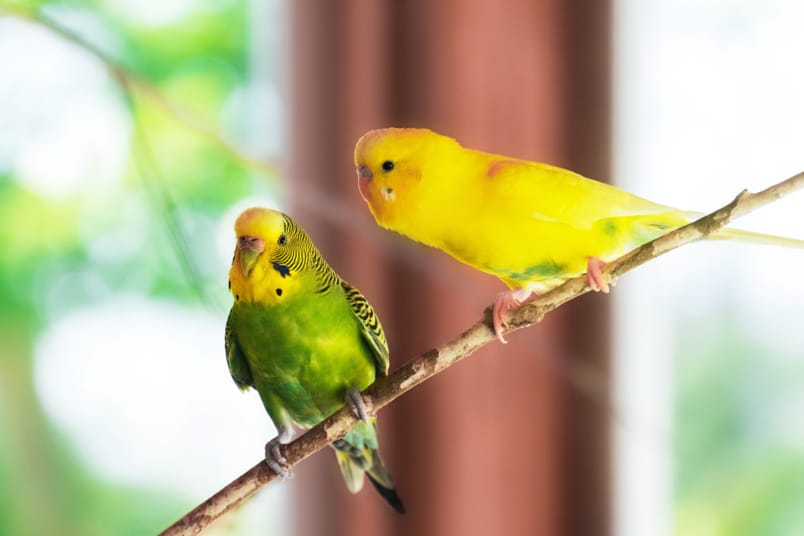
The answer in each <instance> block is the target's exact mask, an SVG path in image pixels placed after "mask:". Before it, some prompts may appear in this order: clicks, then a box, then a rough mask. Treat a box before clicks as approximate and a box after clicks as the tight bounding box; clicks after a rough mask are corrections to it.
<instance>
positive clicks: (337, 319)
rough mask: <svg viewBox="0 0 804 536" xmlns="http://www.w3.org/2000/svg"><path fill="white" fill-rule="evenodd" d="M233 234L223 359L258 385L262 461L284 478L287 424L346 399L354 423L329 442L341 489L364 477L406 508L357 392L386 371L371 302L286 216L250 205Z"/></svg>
mask: <svg viewBox="0 0 804 536" xmlns="http://www.w3.org/2000/svg"><path fill="white" fill-rule="evenodd" d="M235 234H236V236H237V244H236V246H235V252H234V258H233V260H232V267H231V269H230V271H229V289H230V291H231V292H232V295H233V297H234V304H233V305H232V310H231V311H230V313H229V319H228V320H227V322H226V359H227V361H228V364H229V371H230V373H231V374H232V378H233V379H234V381H235V383H236V384H237V386H238V387H240V388H241V389H248V388H249V387H253V388H254V389H256V390H257V392H258V393H259V395H260V398H261V399H262V402H263V404H264V406H265V409H266V410H267V412H268V415H269V416H270V417H271V420H272V421H273V422H274V424H275V425H276V428H277V431H278V435H277V437H276V438H274V439H272V440H271V441H269V442H268V444H266V445H265V461H266V463H267V464H268V465H269V467H271V469H273V470H274V471H275V472H276V473H278V474H280V475H282V476H287V475H288V473H289V471H288V468H287V462H286V460H285V459H284V458H283V457H282V455H281V453H280V450H279V445H280V444H283V443H287V442H288V441H290V439H291V437H292V435H293V425H294V424H295V425H296V426H298V427H300V428H310V427H312V426H315V425H316V424H318V423H319V422H321V421H322V420H324V419H325V418H326V417H328V416H329V415H331V414H332V413H334V412H335V411H337V410H338V409H340V408H341V407H343V406H344V404H348V405H350V406H351V407H352V409H353V411H355V414H356V415H357V416H359V417H360V418H361V420H360V421H358V423H357V424H356V425H355V426H354V427H353V428H352V429H351V430H350V431H349V433H348V434H347V435H346V436H345V437H344V438H343V439H340V440H338V441H335V442H334V443H333V444H332V447H333V448H334V449H335V453H336V457H337V459H338V464H339V466H340V468H341V472H342V473H343V476H344V479H345V480H346V485H347V487H348V488H349V490H350V491H352V492H353V493H356V492H357V491H359V490H360V489H361V487H362V486H363V475H364V474H365V475H368V477H369V480H371V482H372V484H374V487H375V488H376V489H377V491H379V493H380V494H381V495H382V496H383V497H384V498H385V499H386V500H387V501H388V503H389V504H390V505H391V506H392V507H393V508H394V509H395V510H397V511H398V512H400V513H402V512H404V507H403V505H402V501H401V500H400V499H399V496H398V495H397V493H396V490H395V488H394V484H393V482H392V480H391V477H390V476H389V474H388V471H387V469H386V468H385V465H384V464H383V462H382V460H381V459H380V456H379V453H378V450H377V448H378V447H377V430H376V423H375V420H374V419H373V418H370V417H369V416H368V415H367V413H366V408H365V405H364V404H363V399H362V397H361V396H360V391H362V390H363V389H365V388H366V387H368V386H369V385H371V384H372V383H373V382H374V379H375V378H376V376H377V375H381V376H384V375H386V374H387V373H388V344H387V343H386V340H385V334H384V333H383V330H382V326H381V325H380V322H379V319H378V318H377V316H376V314H375V313H374V310H373V309H372V308H371V305H369V303H368V302H367V301H366V298H365V297H363V295H362V294H361V293H360V291H358V290H357V289H356V288H355V287H353V286H351V285H350V284H349V283H347V282H346V281H344V280H342V279H341V278H340V277H339V276H338V274H336V273H335V271H334V270H333V269H332V268H331V267H330V266H329V265H328V264H327V262H326V261H325V260H324V258H323V257H322V256H321V253H319V251H318V249H317V248H316V247H315V245H314V244H313V242H312V241H311V240H310V237H309V236H308V235H307V233H305V232H304V230H303V229H302V228H301V227H299V226H298V225H297V224H296V223H295V222H294V221H293V220H292V219H291V218H290V217H289V216H287V215H285V214H283V213H281V212H277V211H274V210H269V209H265V208H250V209H248V210H246V211H244V212H243V213H242V214H241V215H240V216H239V217H238V218H237V221H236V222H235Z"/></svg>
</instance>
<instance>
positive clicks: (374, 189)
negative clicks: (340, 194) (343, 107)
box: [355, 128, 458, 228]
mask: <svg viewBox="0 0 804 536" xmlns="http://www.w3.org/2000/svg"><path fill="white" fill-rule="evenodd" d="M455 147H458V144H457V142H455V141H454V140H453V139H452V138H448V137H446V136H442V135H440V134H436V133H435V132H433V131H431V130H428V129H425V128H383V129H379V130H372V131H369V132H367V133H366V134H364V135H363V136H362V137H361V138H360V139H359V140H358V141H357V145H356V146H355V167H356V168H357V182H358V188H359V189H360V195H362V196H363V199H364V200H365V201H366V203H367V204H368V206H369V210H370V211H371V214H372V215H373V216H374V219H375V220H377V223H379V224H380V225H382V226H384V227H390V228H394V227H395V222H396V220H397V219H398V218H404V217H405V213H406V211H407V210H406V207H409V206H410V204H412V203H414V204H415V203H416V202H417V196H418V195H419V189H420V188H421V187H422V183H423V181H425V180H431V179H432V178H431V177H426V168H427V167H428V164H429V163H430V162H433V161H436V160H437V159H439V158H444V157H445V150H451V149H453V148H455Z"/></svg>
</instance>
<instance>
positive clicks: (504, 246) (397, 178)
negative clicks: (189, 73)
mask: <svg viewBox="0 0 804 536" xmlns="http://www.w3.org/2000/svg"><path fill="white" fill-rule="evenodd" d="M354 158H355V166H356V167H357V176H358V187H359V189H360V193H361V195H362V196H363V199H365V201H366V203H367V204H368V207H369V210H370V211H371V213H372V215H373V216H374V219H375V220H376V221H377V223H378V224H379V225H380V226H382V227H385V228H387V229H391V230H393V231H396V232H398V233H401V234H403V235H406V236H408V237H409V238H412V239H413V240H416V241H419V242H422V243H424V244H427V245H429V246H433V247H436V248H439V249H442V250H444V251H445V252H447V253H449V254H450V255H452V256H453V257H455V258H456V259H458V260H459V261H461V262H464V263H466V264H468V265H469V266H472V267H473V268H476V269H478V270H481V271H483V272H486V273H489V274H492V275H495V276H497V277H498V278H499V279H501V280H502V281H503V283H505V284H506V285H507V286H508V287H509V289H510V290H509V291H507V292H503V293H501V294H499V295H498V296H497V299H496V300H495V302H494V306H493V309H492V317H493V323H494V331H495V333H496V334H497V337H498V338H499V339H500V340H501V341H502V342H505V340H504V339H503V336H502V330H503V316H504V315H505V313H506V312H507V311H508V310H510V309H512V308H514V307H516V306H517V305H519V304H521V303H524V302H526V301H529V300H531V299H533V298H534V297H535V296H536V295H538V294H539V293H543V292H545V291H546V290H549V289H551V288H553V287H555V286H558V285H559V284H561V283H562V282H563V281H565V280H567V279H569V278H572V277H576V276H578V275H581V274H584V273H585V274H586V275H587V278H588V280H589V285H590V286H591V288H592V289H594V290H597V291H603V292H608V290H609V284H608V281H607V280H606V278H605V276H604V275H603V273H602V270H603V269H604V268H605V266H606V262H608V261H611V260H613V259H615V258H617V257H619V256H620V255H622V254H624V253H625V252H626V251H628V250H630V249H633V248H635V247H637V246H640V245H642V244H644V243H646V242H648V241H650V240H652V239H654V238H656V237H658V236H660V235H662V234H664V233H667V232H668V231H670V230H672V229H675V228H677V227H681V226H683V225H685V224H687V223H689V222H690V221H692V220H693V219H695V218H696V217H697V216H699V215H698V214H696V213H694V212H688V211H684V210H679V209H675V208H672V207H668V206H665V205H660V204H658V203H653V202H652V201H648V200H647V199H643V198H641V197H637V196H636V195H633V194H630V193H628V192H626V191H623V190H620V189H619V188H615V187H614V186H610V185H608V184H604V183H602V182H598V181H594V180H591V179H587V178H585V177H582V176H581V175H578V174H577V173H574V172H572V171H569V170H566V169H562V168H559V167H554V166H550V165H547V164H541V163H537V162H529V161H527V160H520V159H517V158H511V157H507V156H500V155H496V154H489V153H484V152H481V151H475V150H471V149H467V148H464V147H462V146H461V145H460V144H459V143H458V142H457V141H455V140H454V139H452V138H449V137H447V136H442V135H440V134H437V133H435V132H432V131H430V130H427V129H418V128H386V129H381V130H372V131H370V132H368V133H366V134H364V135H363V136H362V137H361V138H360V139H359V140H358V142H357V145H356V147H355V154H354ZM710 238H722V239H737V240H745V241H752V242H761V243H775V244H782V245H786V246H794V247H804V241H800V240H795V239H789V238H783V237H776V236H770V235H764V234H760V233H751V232H748V231H741V230H737V229H723V230H721V231H718V232H717V233H715V234H714V235H712V236H710Z"/></svg>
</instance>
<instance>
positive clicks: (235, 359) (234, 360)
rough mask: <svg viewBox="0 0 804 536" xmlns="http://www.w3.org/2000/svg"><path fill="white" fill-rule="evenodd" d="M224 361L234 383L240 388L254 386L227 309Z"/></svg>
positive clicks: (230, 314)
mask: <svg viewBox="0 0 804 536" xmlns="http://www.w3.org/2000/svg"><path fill="white" fill-rule="evenodd" d="M225 338H226V340H225V341H224V342H225V348H226V362H227V364H228V365H229V374H231V375H232V379H233V380H234V382H235V384H237V386H238V387H240V388H241V389H248V388H249V387H254V380H253V379H252V377H251V368H250V367H249V366H248V361H246V356H245V355H243V352H242V351H241V350H240V346H239V345H238V344H237V339H236V337H235V334H234V329H233V328H232V312H231V311H229V318H227V319H226V335H225Z"/></svg>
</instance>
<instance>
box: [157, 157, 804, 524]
mask: <svg viewBox="0 0 804 536" xmlns="http://www.w3.org/2000/svg"><path fill="white" fill-rule="evenodd" d="M800 188H804V172H802V173H799V174H797V175H795V176H793V177H791V178H789V179H787V180H785V181H782V182H780V183H778V184H776V185H774V186H771V187H770V188H767V189H765V190H763V191H761V192H758V193H755V194H752V193H749V192H748V191H743V192H742V193H740V194H739V195H738V196H737V197H736V198H735V199H734V200H733V201H732V202H731V203H729V204H727V205H725V206H724V207H722V208H720V209H718V210H716V211H714V212H712V213H710V214H707V215H706V216H703V217H701V218H700V219H698V220H696V221H694V222H692V223H690V224H689V225H686V226H684V227H681V228H679V229H676V230H674V231H671V232H670V233H667V234H665V235H663V236H661V237H659V238H657V239H655V240H653V241H651V242H648V243H647V244H644V245H642V246H640V247H639V248H636V249H634V250H633V251H631V252H629V253H627V254H625V255H623V256H622V257H620V258H619V259H616V260H614V261H612V262H610V263H609V264H608V266H607V267H606V270H605V271H604V274H605V275H606V276H608V277H609V278H610V279H611V281H614V280H615V279H616V278H618V277H619V276H621V275H623V274H624V273H626V272H628V271H630V270H633V269H634V268H636V267H638V266H640V265H642V264H644V263H646V262H648V261H649V260H651V259H655V258H656V257H658V256H660V255H663V254H665V253H667V252H668V251H671V250H673V249H675V248H677V247H680V246H683V245H684V244H688V243H690V242H693V241H696V240H699V239H701V238H705V237H707V236H709V235H710V234H712V233H714V232H716V231H717V230H719V229H721V228H722V227H724V226H726V225H727V224H728V223H730V222H731V221H732V220H734V219H735V218H737V217H739V216H743V215H745V214H747V213H748V212H751V211H753V210H755V209H757V208H759V207H761V206H764V205H767V204H769V203H771V202H773V201H775V200H777V199H779V198H780V197H783V196H785V195H788V194H790V193H792V192H793V191H795V190H798V189H800ZM590 290H591V289H590V288H589V285H588V283H587V279H586V277H585V276H580V277H576V278H574V279H570V280H568V281H567V282H565V283H564V284H562V285H561V286H559V287H557V288H555V289H553V290H551V291H549V292H546V293H545V294H543V295H541V296H539V297H538V298H537V299H535V300H534V301H532V302H530V303H528V304H526V305H523V306H521V307H519V308H517V309H515V310H514V311H512V312H511V314H510V316H509V318H508V324H509V327H508V328H507V329H506V333H510V332H512V331H515V330H518V329H521V328H524V327H527V326H530V325H532V324H535V323H537V322H539V321H541V319H542V318H544V316H545V315H546V314H547V313H549V312H550V311H552V310H554V309H556V308H558V307H560V306H561V305H563V304H564V303H566V302H568V301H570V300H573V299H575V298H577V297H579V296H581V295H583V294H586V293H587V292H589V291H590ZM494 339H495V336H494V331H493V328H492V326H491V312H490V308H487V309H486V310H485V312H484V317H483V319H481V320H479V321H478V322H476V323H475V324H474V325H473V326H472V327H470V328H469V329H467V330H466V331H464V332H463V333H461V334H460V335H459V336H458V337H456V338H455V339H453V340H452V341H450V342H448V343H446V344H444V345H443V346H440V347H438V348H434V349H432V350H428V351H427V352H425V353H423V354H422V355H420V356H418V357H416V358H414V359H412V360H410V361H408V362H407V363H405V364H404V365H402V366H401V367H399V368H398V369H396V370H395V371H394V372H392V373H391V374H390V375H389V376H386V377H383V378H379V379H378V380H377V381H376V382H375V383H374V384H373V385H371V386H370V387H369V388H368V389H366V390H365V391H364V392H363V398H364V399H365V401H366V405H367V407H368V409H369V412H370V413H372V414H373V413H375V412H376V411H377V410H379V409H380V408H382V407H384V406H386V405H388V404H389V403H391V402H392V401H393V400H395V399H396V398H398V397H399V396H401V395H402V394H404V393H406V392H407V391H409V390H411V389H413V388H414V387H416V386H417V385H419V384H420V383H422V382H424V381H425V380H428V379H430V378H432V377H433V376H435V375H436V374H438V373H439V372H441V371H443V370H445V369H447V368H449V367H450V366H452V365H454V364H455V363H457V362H458V361H460V360H461V359H463V358H465V357H467V356H468V355H470V354H471V353H473V352H474V351H475V350H477V349H478V348H480V347H481V346H484V345H486V344H488V343H489V342H491V341H493V340H494ZM355 422H356V419H355V417H354V415H353V414H352V412H351V411H350V410H349V409H348V408H343V409H341V410H339V411H337V412H336V413H334V414H333V415H332V416H330V417H329V418H327V419H325V420H324V421H323V422H321V423H320V424H318V425H317V426H315V427H314V428H311V429H310V430H309V431H307V432H306V433H305V434H303V435H301V436H300V437H298V438H297V439H296V440H295V441H293V442H291V443H288V444H287V445H283V446H282V454H283V455H284V456H285V458H286V459H287V460H288V464H289V465H290V466H293V465H296V464H297V463H299V462H301V461H302V460H304V459H305V458H307V457H309V456H311V455H312V454H314V453H315V452H317V451H318V450H321V449H322V448H324V447H325V446H326V445H328V444H330V443H332V442H333V441H335V440H336V439H339V438H341V437H343V436H344V435H345V434H346V432H348V431H349V429H350V428H351V427H352V426H353V425H354V424H355ZM276 478H277V475H276V474H274V473H273V472H272V471H271V470H270V469H269V468H268V466H267V465H266V464H265V462H264V461H260V462H259V463H257V464H256V465H255V466H254V467H252V468H251V469H249V470H248V471H246V472H245V473H243V474H242V475H241V476H240V477H238V478H237V479H236V480H234V481H233V482H231V483H230V484H229V485H227V486H226V487H224V488H223V489H221V490H220V491H218V492H217V493H216V494H215V495H213V496H212V497H210V498H209V499H207V500H206V501H204V502H203V503H201V504H199V505H198V506H197V507H196V508H194V509H193V510H192V511H190V512H189V513H188V514H187V515H185V516H184V517H182V518H181V519H179V520H178V521H177V522H176V523H174V524H173V525H171V526H170V527H168V528H167V529H165V530H164V531H163V532H162V533H161V536H178V535H189V534H197V533H198V532H200V531H201V530H203V529H204V528H205V527H206V526H207V525H208V524H209V523H210V522H212V521H213V520H215V519H217V518H218V517H220V516H221V515H223V514H224V513H225V512H227V511H229V510H231V509H232V508H234V507H235V506H237V505H239V504H240V503H242V502H243V501H244V500H246V499H247V498H248V497H249V496H250V495H252V494H253V493H254V492H255V491H257V490H258V489H259V488H260V487H262V486H264V485H265V484H267V483H268V482H270V481H272V480H274V479H276Z"/></svg>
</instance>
